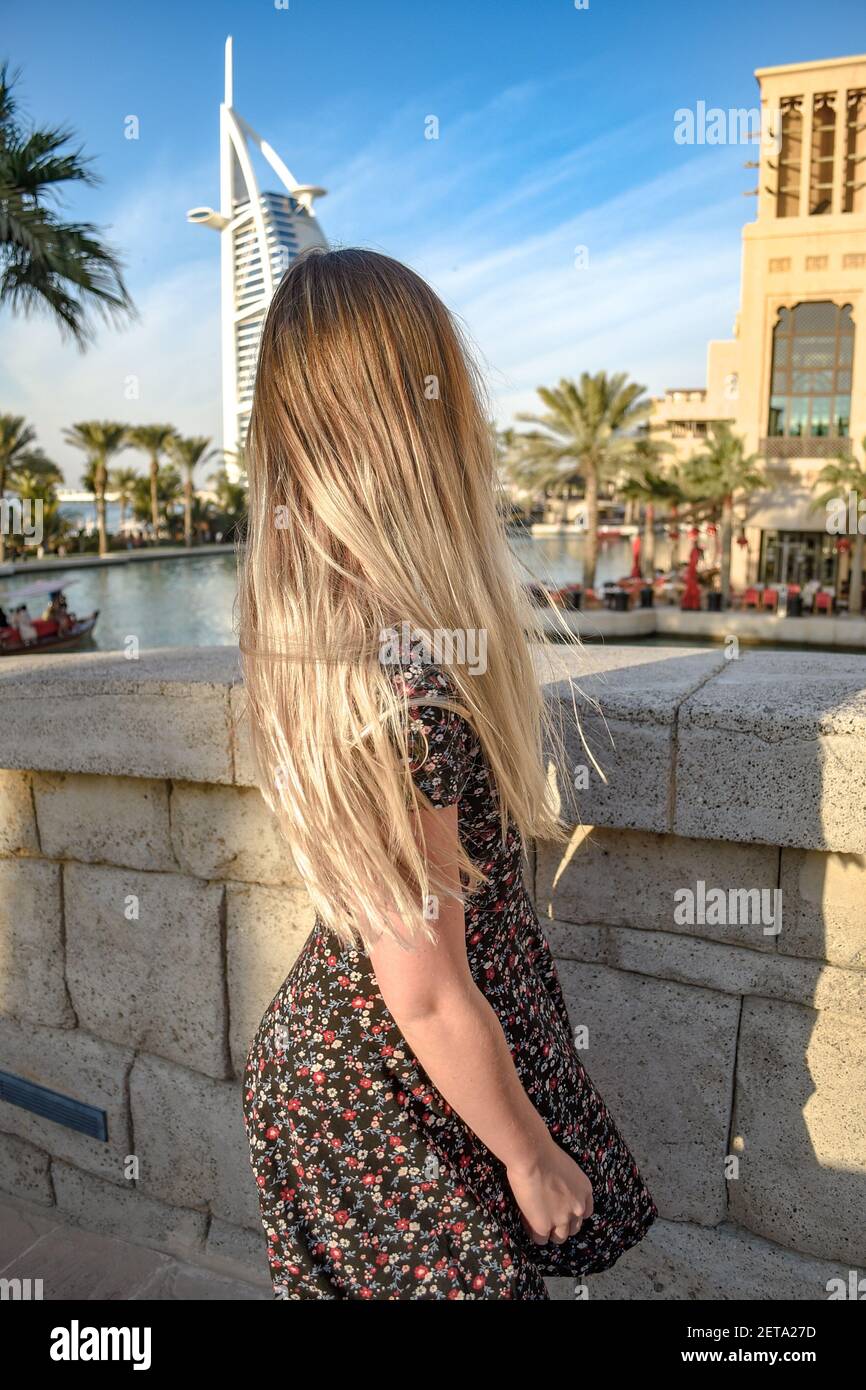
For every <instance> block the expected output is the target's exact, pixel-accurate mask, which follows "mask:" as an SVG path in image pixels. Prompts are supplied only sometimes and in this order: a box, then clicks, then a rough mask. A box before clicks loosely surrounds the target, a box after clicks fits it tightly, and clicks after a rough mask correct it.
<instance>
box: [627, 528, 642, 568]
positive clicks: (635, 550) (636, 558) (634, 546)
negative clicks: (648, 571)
mask: <svg viewBox="0 0 866 1390" xmlns="http://www.w3.org/2000/svg"><path fill="white" fill-rule="evenodd" d="M631 553H632V562H631V574H630V575H629V578H630V579H640V578H641V572H640V536H635V538H634V540H633V541H632V543H631Z"/></svg>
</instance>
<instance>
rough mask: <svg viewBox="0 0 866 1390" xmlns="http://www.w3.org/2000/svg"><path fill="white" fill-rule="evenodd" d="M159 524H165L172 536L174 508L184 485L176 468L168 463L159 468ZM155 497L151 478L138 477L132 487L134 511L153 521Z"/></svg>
mask: <svg viewBox="0 0 866 1390" xmlns="http://www.w3.org/2000/svg"><path fill="white" fill-rule="evenodd" d="M157 488H158V491H157V518H156V519H157V526H158V527H160V526H163V525H164V526H165V528H166V530H167V531H168V533H169V536H170V537H171V536H172V532H173V526H174V508H175V506H176V505H177V502H178V499H179V498H180V496H181V491H182V485H181V480H180V474H179V473H178V471H177V469H176V468H173V467H172V466H171V465H166V466H164V467H163V468H161V469H160V470H159V478H158V480H157ZM152 508H153V499H152V495H151V489H150V478H143V477H137V478H136V480H135V485H134V487H133V489H132V513H133V516H136V517H138V518H139V519H140V520H142V521H150V522H151V524H152V521H153V509H152Z"/></svg>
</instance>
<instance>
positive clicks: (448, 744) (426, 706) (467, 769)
mask: <svg viewBox="0 0 866 1390" xmlns="http://www.w3.org/2000/svg"><path fill="white" fill-rule="evenodd" d="M403 679H404V689H405V692H406V696H407V700H408V713H409V753H410V758H411V763H410V771H411V773H412V780H413V781H414V783H415V785H416V787H418V789H419V791H421V792H423V793H424V795H425V796H427V797H429V798H430V800H431V802H432V803H433V805H434V806H452V805H453V804H454V803H455V802H457V801H459V800H460V798H461V796H462V795H463V793H464V792H465V789H466V787H467V784H468V782H469V780H470V778H471V776H472V773H473V771H474V767H475V754H476V751H477V749H478V738H477V735H476V733H475V730H474V729H473V727H472V725H471V724H470V723H469V721H468V720H467V719H465V718H464V717H463V715H461V714H458V713H457V712H456V710H451V709H444V708H442V706H440V705H433V704H430V703H429V701H430V698H431V697H433V698H436V697H438V696H442V697H447V698H450V699H456V698H457V689H456V687H455V685H454V683H453V682H452V681H451V679H450V677H449V676H448V675H447V674H446V673H445V672H444V671H441V670H439V669H438V668H436V667H425V668H421V669H420V670H419V668H417V667H410V668H408V669H407V670H406V671H405V672H404V676H403Z"/></svg>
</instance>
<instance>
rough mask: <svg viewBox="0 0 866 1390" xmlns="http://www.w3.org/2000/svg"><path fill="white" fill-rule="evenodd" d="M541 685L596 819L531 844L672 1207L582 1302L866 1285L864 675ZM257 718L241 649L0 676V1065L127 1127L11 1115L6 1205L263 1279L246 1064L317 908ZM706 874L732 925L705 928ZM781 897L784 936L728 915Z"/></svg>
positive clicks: (656, 663) (791, 663) (700, 664)
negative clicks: (291, 841)
mask: <svg viewBox="0 0 866 1390" xmlns="http://www.w3.org/2000/svg"><path fill="white" fill-rule="evenodd" d="M567 674H575V675H576V676H577V678H578V681H579V686H580V692H581V693H580V694H579V695H578V697H577V713H578V715H579V718H580V727H581V729H582V731H583V736H584V739H585V741H586V744H587V745H588V746H589V748H590V749H591V750H592V752H593V753H594V754H595V756H596V758H597V759H598V761H599V763H600V764H601V765H602V767H603V769H604V771H605V773H606V777H607V783H606V784H605V783H604V782H602V781H601V779H600V778H599V777H598V775H597V773H596V772H595V770H594V769H593V768H592V766H591V761H590V760H589V759H588V757H587V753H586V749H585V747H584V744H583V743H582V741H581V739H580V737H579V735H578V732H577V728H576V726H575V723H574V717H573V715H574V710H573V707H572V697H571V692H570V688H569V687H567V686H566V684H565V676H566V675H567ZM539 679H540V680H542V681H543V683H544V685H545V689H546V694H547V697H548V699H549V700H550V702H551V707H552V708H553V710H554V711H555V712H558V713H561V715H562V727H563V733H564V737H565V743H566V759H565V763H564V765H561V766H559V767H558V768H557V769H556V783H557V786H558V787H559V791H560V795H561V800H562V807H563V814H564V816H565V818H566V820H567V821H568V822H569V823H570V824H571V825H572V826H573V827H574V829H573V833H572V834H571V837H570V840H569V843H568V844H567V846H565V847H563V846H553V845H547V844H541V845H538V846H535V847H533V853H532V862H531V867H530V872H531V874H532V877H533V880H534V888H535V896H536V902H537V906H538V911H539V915H540V917H541V919H542V922H543V924H544V928H545V931H546V932H547V934H548V937H549V939H550V942H551V945H552V947H553V950H554V953H555V955H556V957H557V961H558V969H559V972H560V975H561V978H562V982H563V985H564V988H565V992H566V995H567V998H568V1001H569V1009H570V1013H571V1018H572V1023H573V1025H574V1026H575V1028H576V1029H577V1030H578V1034H577V1036H578V1040H579V1046H580V1047H581V1049H582V1056H583V1058H584V1061H585V1065H586V1067H587V1070H588V1071H589V1072H590V1074H591V1075H592V1077H593V1079H594V1080H595V1081H596V1083H597V1084H598V1085H599V1087H600V1089H601V1092H602V1094H603V1095H604V1097H605V1100H606V1102H607V1104H608V1106H609V1108H610V1109H611V1110H612V1112H613V1114H614V1116H615V1118H616V1120H617V1122H618V1124H619V1125H620V1128H621V1129H622V1130H623V1132H624V1134H625V1135H626V1137H627V1139H628V1141H629V1143H630V1145H631V1147H632V1148H633V1150H634V1152H635V1154H636V1157H637V1159H638V1162H639V1163H640V1165H641V1168H642V1171H643V1172H644V1173H645V1175H646V1177H647V1180H648V1182H649V1185H650V1187H651V1189H652V1191H653V1194H654V1196H655V1198H656V1202H657V1205H658V1206H659V1209H660V1212H661V1219H660V1221H659V1222H658V1223H657V1224H656V1226H654V1227H653V1229H652V1231H651V1232H650V1235H649V1236H648V1237H647V1239H646V1240H645V1241H644V1242H642V1243H641V1245H640V1246H638V1247H637V1248H636V1249H634V1250H633V1251H631V1252H629V1253H628V1254H627V1255H626V1256H625V1257H624V1258H623V1259H622V1260H620V1262H619V1263H618V1264H617V1265H616V1266H615V1267H614V1269H612V1270H610V1271H608V1272H607V1273H605V1274H603V1275H600V1276H595V1277H593V1278H592V1279H591V1280H589V1281H588V1284H589V1291H590V1297H593V1298H609V1299H622V1298H641V1299H643V1298H655V1299H699V1298H720V1299H733V1298H750V1299H771V1300H772V1299H778V1298H789V1297H790V1298H797V1299H803V1300H809V1299H819V1298H827V1297H828V1296H829V1292H828V1290H829V1289H830V1288H832V1287H833V1286H832V1282H831V1281H833V1280H836V1279H841V1280H842V1281H844V1283H845V1284H846V1285H847V1284H848V1281H849V1272H850V1271H851V1270H852V1269H854V1270H857V1271H859V1274H860V1276H862V1275H863V1273H864V1271H866V1200H864V1199H866V1104H864V1094H866V1031H864V1012H866V906H864V904H866V658H859V657H847V656H842V655H834V656H830V657H827V656H824V655H820V656H817V655H814V654H810V655H807V654H805V653H783V654H775V653H759V652H755V653H748V652H747V653H745V654H744V655H743V656H742V657H741V658H740V659H739V660H737V661H731V662H729V661H726V660H725V659H724V656H723V655H722V653H721V652H719V653H716V652H715V651H709V652H708V651H705V650H701V651H695V650H691V649H688V648H680V649H660V648H642V649H639V648H626V647H621V648H608V649H606V650H599V649H586V650H585V651H584V652H583V653H582V654H578V653H575V652H571V651H567V650H565V649H563V654H562V658H561V660H558V659H557V660H553V659H550V658H548V657H545V658H541V657H539ZM599 707H600V708H599ZM242 710H243V693H242V689H241V686H240V683H239V678H238V673H237V656H236V652H235V651H234V650H233V649H230V648H215V649H206V650H203V651H202V650H194V651H177V650H174V651H165V652H146V653H144V654H142V656H141V659H140V660H139V661H137V662H129V661H126V660H125V659H124V658H123V657H121V656H117V657H114V656H108V657H106V656H102V655H99V654H94V655H88V656H83V657H77V658H70V657H59V656H58V657H55V658H44V657H43V658H33V657H31V658H16V659H14V660H7V661H6V662H4V663H3V665H2V668H0V768H2V769H4V770H3V771H0V1072H4V1073H7V1074H11V1075H12V1076H14V1077H23V1078H26V1079H28V1080H31V1081H34V1082H37V1083H39V1084H40V1085H42V1086H45V1087H48V1088H49V1089H51V1090H53V1091H57V1092H59V1093H61V1094H62V1095H64V1096H69V1097H73V1098H75V1099H77V1100H80V1101H82V1102H85V1103H88V1104H90V1105H94V1106H97V1107H99V1108H101V1109H103V1110H104V1111H105V1113H106V1116H107V1139H106V1140H105V1141H103V1140H97V1139H94V1138H91V1137H89V1136H87V1135H84V1134H81V1133H78V1132H76V1131H75V1130H73V1129H69V1128H67V1127H65V1126H62V1125H60V1124H58V1123H56V1122H55V1121H53V1120H49V1119H47V1118H44V1117H42V1116H40V1115H37V1114H34V1113H32V1112H31V1111H29V1110H26V1109H23V1108H21V1107H19V1106H16V1105H14V1104H12V1103H10V1102H9V1101H8V1100H3V1099H0V1186H2V1188H3V1189H4V1190H6V1191H8V1192H11V1193H14V1194H15V1195H16V1196H19V1197H21V1196H23V1197H26V1198H28V1199H30V1200H31V1201H33V1202H35V1203H38V1204H42V1205H44V1206H53V1207H55V1208H56V1209H57V1210H58V1212H60V1213H62V1214H63V1215H64V1216H65V1217H66V1218H67V1219H70V1220H73V1221H75V1222H77V1223H79V1224H81V1225H83V1226H85V1227H88V1228H90V1229H94V1230H98V1231H102V1232H117V1233H119V1234H122V1235H123V1236H124V1237H125V1238H126V1239H132V1240H135V1241H138V1242H140V1243H141V1244H144V1245H148V1246H151V1247H154V1248H157V1249H160V1250H164V1251H166V1252H168V1253H171V1254H175V1255H180V1256H182V1257H183V1258H185V1259H188V1260H193V1261H198V1262H200V1263H204V1264H208V1265H210V1266H211V1267H213V1268H217V1269H221V1270H224V1271H225V1272H230V1273H233V1274H235V1275H237V1274H241V1275H242V1276H243V1277H246V1278H248V1279H250V1280H253V1281H256V1282H259V1283H261V1284H262V1285H263V1286H265V1285H267V1283H268V1281H267V1274H266V1263H265V1258H264V1237H263V1233H262V1229H261V1225H260V1222H259V1216H258V1208H257V1203H256V1195H255V1189H254V1184H253V1180H252V1174H251V1170H250V1167H249V1159H248V1155H247V1147H246V1138H245V1135H244V1132H243V1121H242V1114H241V1089H240V1088H241V1072H242V1068H243V1063H244V1059H245V1056H246V1051H247V1048H248V1045H249V1041H250V1039H251V1037H252V1035H253V1033H254V1031H255V1029H256V1027H257V1025H258V1022H259V1019H260V1017H261V1015H262V1013H263V1011H264V1009H265V1007H266V1006H267V1004H268V1003H269V1001H270V1000H271V998H272V997H273V995H274V994H275V992H276V990H277V989H278V987H279V985H280V984H281V983H282V980H283V979H284V977H285V975H286V973H287V972H288V970H289V968H290V967H291V964H292V961H293V960H294V958H295V956H296V954H297V952H298V951H299V949H300V947H301V945H302V944H303V941H304V939H305V937H306V935H307V933H308V931H309V930H310V927H311V925H312V911H311V908H310V905H309V902H308V899H307V896H306V894H305V891H304V889H303V886H302V885H301V884H300V883H299V882H298V881H297V879H296V878H295V876H294V873H293V870H292V868H291V865H290V861H289V859H288V856H287V854H286V853H285V850H284V847H283V845H282V842H281V841H280V839H279V837H278V836H277V834H276V832H275V829H274V826H273V824H272V822H271V819H270V816H269V814H268V812H267V810H266V808H265V806H264V803H263V802H262V800H261V797H260V796H259V793H258V791H257V790H256V789H255V787H254V786H253V776H252V768H251V764H250V758H249V753H248V749H247V747H246V743H245V738H244V729H243V718H242ZM699 883H703V884H704V885H705V888H706V890H710V889H713V888H715V889H721V890H722V891H723V894H724V902H725V907H726V910H725V911H721V912H715V913H714V912H707V911H703V912H700V911H699V912H698V913H697V918H698V919H699V920H692V921H689V920H687V918H688V913H687V912H684V911H683V908H682V900H683V894H684V892H693V893H695V894H697V892H698V884H699ZM762 890H763V893H764V895H765V897H764V900H763V901H764V902H767V903H769V902H773V903H774V904H776V903H778V902H779V901H781V929H780V930H779V929H778V927H779V923H778V922H776V923H775V924H774V926H773V927H772V929H771V930H769V931H767V930H765V927H766V923H765V922H763V921H758V920H755V919H754V917H753V918H751V919H750V918H749V917H748V914H746V916H745V919H744V915H743V914H742V913H740V914H739V916H738V915H737V913H736V912H735V911H733V910H731V909H730V902H731V899H730V894H731V893H734V894H743V893H747V892H749V891H751V893H752V897H751V898H750V899H748V901H749V902H751V903H755V902H758V901H760V899H759V898H757V897H756V896H755V895H756V894H760V892H761V891H762ZM778 890H781V900H779V899H778V898H774V897H773V894H774V893H776V892H777V891H778ZM737 901H740V899H737ZM743 901H746V899H743ZM0 1094H2V1091H0ZM46 1276H47V1277H48V1278H49V1280H50V1272H48V1271H46ZM551 1289H552V1292H553V1294H554V1296H556V1297H562V1298H567V1297H572V1296H573V1289H572V1288H571V1286H570V1285H569V1284H568V1283H567V1282H566V1281H551Z"/></svg>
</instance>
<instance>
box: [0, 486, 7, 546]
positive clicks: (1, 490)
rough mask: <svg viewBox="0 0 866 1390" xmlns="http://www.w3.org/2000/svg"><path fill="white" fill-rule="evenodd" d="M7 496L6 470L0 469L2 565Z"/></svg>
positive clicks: (0, 544) (0, 543)
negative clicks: (4, 510) (4, 511)
mask: <svg viewBox="0 0 866 1390" xmlns="http://www.w3.org/2000/svg"><path fill="white" fill-rule="evenodd" d="M5 496H6V468H5V466H4V467H3V468H0V565H2V563H3V561H4V560H5V559H6V531H5V527H4V523H5V521H6V518H5V517H4V516H3V498H4V497H5Z"/></svg>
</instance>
